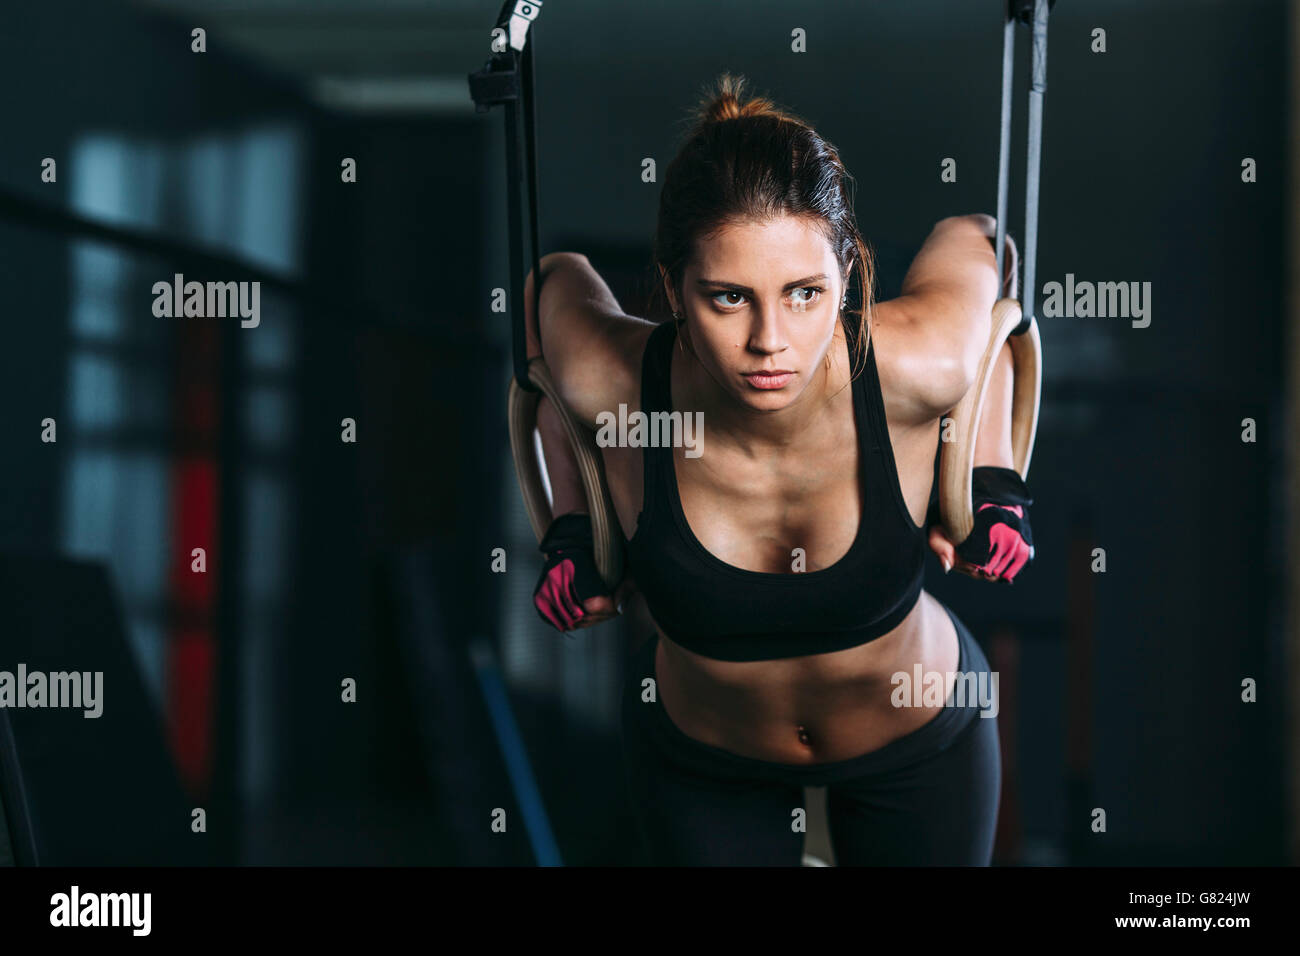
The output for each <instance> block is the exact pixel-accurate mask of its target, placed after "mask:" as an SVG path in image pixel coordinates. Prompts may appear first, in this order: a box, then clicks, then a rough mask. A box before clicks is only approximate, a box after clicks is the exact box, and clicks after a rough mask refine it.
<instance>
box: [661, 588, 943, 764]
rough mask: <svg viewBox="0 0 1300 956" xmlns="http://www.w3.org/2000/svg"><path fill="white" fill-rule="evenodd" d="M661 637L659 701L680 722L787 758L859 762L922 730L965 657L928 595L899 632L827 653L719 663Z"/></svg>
mask: <svg viewBox="0 0 1300 956" xmlns="http://www.w3.org/2000/svg"><path fill="white" fill-rule="evenodd" d="M659 634H660V639H659V642H658V643H659V646H658V647H657V648H656V655H655V678H656V684H657V686H658V692H659V700H660V702H661V703H662V705H663V708H664V711H665V713H666V714H667V716H668V718H669V719H670V720H671V721H672V722H673V723H674V724H675V725H676V726H677V728H678V729H679V730H681V731H682V732H683V733H684V734H686V735H687V736H688V737H692V738H694V739H696V740H698V741H700V742H702V743H705V744H708V745H710V746H713V747H718V748H721V749H723V750H728V751H731V752H732V753H736V754H739V755H741V756H744V757H751V758H754V759H757V760H767V761H772V762H776V763H787V764H817V763H826V762H831V761H839V760H848V759H852V758H854V757H858V756H861V755H863V754H866V753H870V752H871V751H874V750H878V749H880V748H881V747H883V746H885V745H886V744H888V743H890V742H891V741H893V740H896V739H898V738H899V737H902V736H904V735H906V734H908V733H911V732H912V731H915V730H916V729H918V728H919V727H921V726H923V725H924V724H926V723H928V722H929V721H931V720H933V719H934V718H935V717H937V716H938V714H939V711H940V710H941V709H942V706H943V702H944V701H946V700H947V698H948V696H949V694H950V693H951V691H952V687H953V676H952V675H953V673H954V672H955V671H956V669H957V664H958V660H959V651H958V645H957V633H956V630H955V628H954V627H953V623H952V620H951V618H950V617H949V616H948V614H947V612H946V611H945V610H944V608H943V605H941V604H940V603H939V602H938V601H937V600H935V599H934V598H933V597H931V596H930V595H929V594H927V593H926V592H924V591H922V592H921V597H920V599H919V600H918V601H917V603H916V606H915V607H914V608H913V609H912V612H911V613H910V614H909V615H908V616H907V617H906V618H904V619H903V622H902V623H901V624H900V625H899V626H898V627H896V628H895V629H894V630H893V631H890V632H889V633H888V634H884V635H882V636H881V637H879V638H876V639H875V640H873V641H869V642H867V643H866V644H861V645H859V646H857V647H851V648H848V649H846V650H842V651H835V652H832V653H829V654H815V655H811V656H808V657H796V658H782V659H779V660H769V661H741V662H736V661H718V660H713V659H711V658H706V657H701V656H699V655H697V654H694V653H692V652H691V651H688V650H686V649H685V648H683V647H681V646H680V645H677V644H675V643H673V642H672V641H671V639H670V638H668V639H665V636H664V635H663V632H662V631H660V632H659ZM918 677H919V678H920V684H919V685H918V684H917V679H918ZM927 687H928V689H929V692H928V693H926V689H927ZM936 701H937V705H936Z"/></svg>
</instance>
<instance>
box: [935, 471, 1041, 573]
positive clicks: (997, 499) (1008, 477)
mask: <svg viewBox="0 0 1300 956" xmlns="http://www.w3.org/2000/svg"><path fill="white" fill-rule="evenodd" d="M971 485H972V487H971V502H972V504H973V505H974V508H975V527H974V528H973V529H972V531H971V533H970V536H969V537H968V538H967V539H966V540H965V541H963V542H961V544H960V545H956V544H954V543H953V541H952V540H951V539H950V538H949V537H948V535H947V534H946V533H945V532H944V530H943V528H942V526H941V525H940V524H939V523H938V522H937V520H935V521H934V522H933V523H932V524H931V527H930V550H932V551H933V552H934V553H935V555H937V556H938V558H939V561H940V562H941V563H942V564H943V566H944V570H945V571H949V570H951V569H953V568H955V569H956V570H958V571H960V572H961V573H962V574H966V575H969V576H970V577H973V578H977V579H978V580H981V581H1005V582H1007V583H1008V584H1010V583H1011V582H1012V580H1013V579H1014V578H1015V576H1016V575H1017V574H1019V573H1020V571H1021V570H1022V569H1023V568H1024V567H1025V565H1026V564H1028V563H1029V562H1030V561H1031V560H1033V557H1034V536H1033V531H1032V530H1031V528H1030V526H1029V506H1030V505H1031V504H1033V503H1034V501H1033V499H1032V498H1031V497H1029V490H1028V488H1027V487H1026V486H1025V483H1024V481H1023V480H1022V479H1021V478H1020V475H1019V474H1018V473H1017V472H1016V471H1015V470H1014V469H1011V468H995V467H990V466H982V467H979V468H976V469H974V470H973V472H972V473H971ZM935 517H936V518H937V516H935Z"/></svg>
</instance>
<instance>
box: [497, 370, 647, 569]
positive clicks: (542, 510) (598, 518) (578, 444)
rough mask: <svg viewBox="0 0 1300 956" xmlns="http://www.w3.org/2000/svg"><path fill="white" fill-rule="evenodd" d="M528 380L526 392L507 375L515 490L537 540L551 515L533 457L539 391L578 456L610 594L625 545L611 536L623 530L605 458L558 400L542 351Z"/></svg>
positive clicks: (598, 557)
mask: <svg viewBox="0 0 1300 956" xmlns="http://www.w3.org/2000/svg"><path fill="white" fill-rule="evenodd" d="M528 380H529V381H530V382H532V383H533V384H534V385H536V386H537V388H538V389H539V391H537V392H530V391H528V390H526V389H523V388H520V387H519V383H518V382H517V381H515V378H514V376H513V375H512V376H511V377H510V391H509V394H508V396H507V399H506V410H507V415H506V417H507V420H508V421H509V424H510V451H511V453H512V454H513V455H514V459H515V477H516V478H518V479H519V490H520V492H521V493H522V494H523V498H524V508H525V509H526V510H527V511H528V520H529V522H530V523H531V524H532V526H533V534H534V535H536V536H537V541H538V543H539V544H540V543H541V540H542V537H543V536H544V535H545V534H546V531H547V529H548V528H550V526H551V522H552V521H553V520H554V517H555V516H554V514H553V513H552V511H551V502H550V499H549V498H548V497H547V494H546V486H545V484H543V482H542V472H541V463H540V462H539V461H538V458H537V446H536V444H535V442H534V438H533V434H534V432H535V431H536V429H537V406H538V404H539V403H540V402H541V399H542V395H545V396H546V397H547V398H549V399H550V400H551V403H552V404H553V405H554V406H555V410H556V411H557V412H558V413H559V416H560V421H561V422H563V424H564V433H565V435H566V436H567V437H568V439H569V447H570V448H571V449H572V450H573V454H574V457H575V458H576V459H577V461H578V471H579V473H580V474H581V476H582V488H583V491H585V492H586V495H587V513H588V514H589V515H591V533H592V539H593V541H594V544H595V548H594V551H595V561H596V570H597V571H598V572H599V573H600V577H601V580H603V581H604V582H605V586H606V587H607V588H609V593H610V594H613V593H614V590H615V588H617V587H618V585H619V583H620V582H621V581H622V580H623V549H622V548H621V547H620V544H621V542H620V541H619V540H618V538H616V537H615V535H621V534H622V533H623V532H622V528H621V526H620V525H619V523H618V516H617V514H616V513H615V511H614V503H613V501H612V500H611V499H610V496H609V486H608V484H607V483H606V481H605V463H604V459H603V458H601V454H600V449H599V448H598V447H597V445H596V438H595V435H594V434H593V433H592V432H591V430H590V429H588V428H587V427H586V426H585V425H583V424H582V423H581V422H579V421H578V420H577V419H575V418H574V417H573V414H572V413H571V412H570V411H569V409H568V408H567V407H566V406H565V404H564V402H563V401H561V399H560V395H559V392H557V391H556V389H555V383H554V382H552V381H551V372H550V369H548V368H547V367H546V362H545V361H543V360H542V358H541V357H540V356H539V357H537V358H534V359H531V360H530V361H529V362H528Z"/></svg>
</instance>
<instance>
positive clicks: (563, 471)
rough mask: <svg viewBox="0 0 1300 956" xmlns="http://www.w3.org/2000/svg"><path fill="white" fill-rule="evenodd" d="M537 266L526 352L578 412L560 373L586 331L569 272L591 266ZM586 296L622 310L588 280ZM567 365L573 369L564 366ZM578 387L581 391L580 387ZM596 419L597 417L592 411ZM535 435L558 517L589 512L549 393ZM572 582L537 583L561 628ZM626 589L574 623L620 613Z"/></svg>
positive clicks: (557, 258) (564, 258)
mask: <svg viewBox="0 0 1300 956" xmlns="http://www.w3.org/2000/svg"><path fill="white" fill-rule="evenodd" d="M538 265H539V268H540V270H541V276H542V294H541V299H540V302H539V303H538V304H539V305H540V311H541V314H542V318H541V321H540V322H539V321H538V316H537V315H536V314H535V312H534V308H533V305H534V302H533V281H534V276H533V274H532V273H531V272H530V273H529V275H528V278H527V280H526V281H525V283H524V296H525V300H524V331H525V340H526V348H527V354H528V357H529V358H530V359H531V358H534V357H536V356H538V355H542V356H543V357H545V359H546V364H547V367H548V368H550V370H551V377H552V379H553V380H554V382H555V384H556V388H557V389H558V390H559V392H560V394H561V396H562V397H564V400H565V406H566V407H567V408H569V409H570V413H571V414H579V413H577V412H575V411H574V410H573V409H572V407H571V406H570V404H569V395H571V394H573V393H574V391H575V389H573V388H566V387H565V378H563V377H562V376H564V375H572V368H573V364H572V363H571V362H569V361H567V360H568V353H569V352H570V351H572V350H573V349H574V348H575V343H574V341H573V340H574V336H575V335H579V334H581V332H582V329H581V323H580V319H581V316H582V315H583V309H581V308H574V307H573V302H572V299H571V298H569V297H570V296H572V295H573V294H574V291H575V286H578V287H579V288H580V287H581V286H580V283H575V282H574V281H573V279H572V277H571V276H570V272H571V271H572V270H577V272H578V274H579V276H583V274H584V272H585V270H590V263H588V262H587V261H586V257H585V256H579V255H577V254H575V253H566V252H558V253H551V254H550V255H547V256H543V257H542V259H541V261H540V262H539V263H538ZM591 274H592V275H594V274H595V273H594V270H592V271H591ZM586 278H589V277H586ZM597 280H599V277H597ZM603 285H604V284H603V283H600V286H603ZM585 295H587V296H588V298H587V299H586V300H583V301H588V302H589V301H591V297H592V296H594V297H595V301H597V302H600V303H601V304H602V306H603V307H604V308H607V309H608V308H613V309H615V310H617V309H618V303H617V301H615V300H614V297H613V295H612V294H609V292H608V288H605V289H604V293H603V294H602V292H601V288H600V287H598V286H593V285H590V284H589V285H588V288H587V289H586V290H585ZM594 332H595V337H596V338H597V339H598V338H599V337H600V330H594ZM543 343H545V345H544V344H543ZM577 345H578V347H579V348H580V346H581V343H577ZM597 351H598V350H597ZM566 365H568V366H569V367H568V368H565V366H566ZM556 366H559V367H560V368H561V369H563V371H557V368H556ZM576 391H577V392H578V393H579V394H581V391H582V389H581V387H579V388H578V389H576ZM598 400H599V398H598ZM579 417H582V416H579ZM592 420H594V415H593V416H592ZM591 423H592V421H591V420H589V421H588V424H591ZM537 433H538V436H539V438H540V439H541V445H542V458H543V460H544V462H545V467H546V475H547V479H548V481H549V483H550V487H551V510H552V513H553V514H554V515H555V517H556V518H559V517H561V516H563V515H569V514H586V513H587V497H586V491H585V489H584V488H583V485H582V476H581V473H580V471H579V469H578V461H577V458H576V456H575V455H574V453H573V449H572V448H571V447H570V445H569V439H568V436H567V435H566V434H565V431H564V426H563V424H562V422H561V419H560V413H559V410H558V409H557V408H556V407H555V405H554V404H553V403H552V402H551V400H550V399H549V398H546V397H545V396H543V397H542V398H541V399H540V400H539V402H538V406H537ZM552 527H554V525H553V526H552ZM572 584H573V582H572V580H571V579H565V578H564V576H563V575H562V574H561V575H560V576H559V577H558V578H557V579H556V581H554V582H550V586H549V587H548V586H547V575H546V573H545V569H544V573H543V579H542V582H539V585H538V587H539V590H538V591H536V592H534V597H533V600H534V604H536V605H538V608H539V610H542V611H543V616H544V617H547V618H548V619H551V620H552V623H555V624H556V626H559V627H563V625H562V624H559V623H557V622H558V621H562V620H564V619H565V618H566V615H559V614H558V611H557V609H556V608H555V607H554V604H555V603H556V602H557V601H558V602H560V603H568V602H567V601H565V599H564V598H563V597H561V596H560V595H559V593H558V592H559V591H564V590H566V589H567V588H569V587H572ZM557 589H558V590H557ZM622 592H623V588H620V589H619V592H618V593H616V594H615V595H613V596H610V595H595V596H589V597H586V598H585V599H584V600H582V602H581V605H582V609H583V611H584V612H585V614H584V616H583V617H582V619H581V620H580V621H578V622H577V623H576V624H574V625H573V626H574V627H576V628H585V627H590V626H591V625H593V624H599V623H600V622H602V621H606V620H609V619H610V618H611V617H613V616H614V615H615V614H616V613H617V607H618V603H619V601H620V600H621V598H622ZM570 599H571V600H576V597H574V596H572V595H571V596H570ZM544 608H549V609H550V613H549V614H548V613H546V611H545V610H544ZM570 616H571V615H570Z"/></svg>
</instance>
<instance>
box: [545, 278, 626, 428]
mask: <svg viewBox="0 0 1300 956" xmlns="http://www.w3.org/2000/svg"><path fill="white" fill-rule="evenodd" d="M539 265H540V267H541V272H542V278H543V282H542V294H541V299H540V302H539V306H540V313H541V314H540V316H539V317H538V318H536V319H535V318H533V317H532V315H531V312H532V301H533V275H532V273H531V272H530V273H529V275H528V279H527V281H526V282H525V284H524V296H525V300H526V304H525V308H524V315H525V328H526V332H527V342H528V357H529V358H532V357H533V356H536V355H542V356H544V357H545V359H546V365H547V367H548V368H549V369H550V370H551V379H552V380H553V381H554V382H555V387H556V389H557V390H558V391H559V393H560V397H561V398H563V399H564V404H565V407H566V408H568V409H569V411H571V412H572V413H573V415H574V417H575V418H577V419H578V420H580V421H582V422H583V423H584V424H586V426H587V427H588V428H592V429H594V428H595V427H596V416H597V415H599V414H600V413H601V412H603V411H614V410H616V409H617V408H618V403H619V401H627V396H628V395H630V394H632V393H633V390H634V389H635V387H636V384H637V382H638V381H639V380H640V366H639V357H640V352H639V350H638V349H637V348H636V337H637V335H638V333H641V332H644V329H645V328H646V327H647V326H649V325H650V324H651V323H648V322H646V321H644V320H642V319H636V318H633V317H631V316H629V315H626V314H624V312H623V309H622V307H621V306H620V305H619V304H618V300H617V299H615V298H614V294H613V293H612V292H611V291H610V290H609V286H608V285H606V284H605V280H604V279H602V278H601V277H600V275H599V273H597V272H596V270H595V269H594V268H592V265H591V263H590V262H589V261H587V257H586V256H584V255H582V254H581V253H576V252H553V253H550V254H549V255H546V256H543V257H542V259H541V262H540V264H539Z"/></svg>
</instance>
